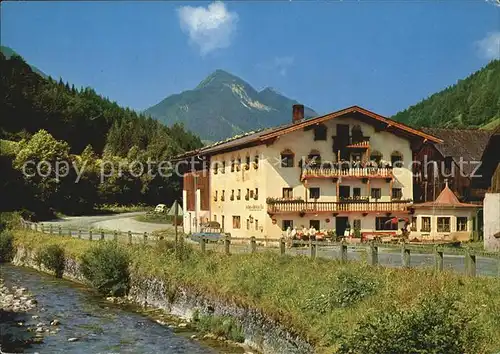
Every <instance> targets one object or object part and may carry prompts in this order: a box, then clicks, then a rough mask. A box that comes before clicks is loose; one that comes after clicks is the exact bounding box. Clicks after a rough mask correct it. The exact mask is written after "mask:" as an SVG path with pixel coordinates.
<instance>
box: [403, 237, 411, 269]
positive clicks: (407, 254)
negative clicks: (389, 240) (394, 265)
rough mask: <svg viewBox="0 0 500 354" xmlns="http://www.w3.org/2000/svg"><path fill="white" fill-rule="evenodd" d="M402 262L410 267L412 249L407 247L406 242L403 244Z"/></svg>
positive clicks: (404, 265)
mask: <svg viewBox="0 0 500 354" xmlns="http://www.w3.org/2000/svg"><path fill="white" fill-rule="evenodd" d="M401 263H402V265H403V267H406V268H408V267H410V249H409V248H407V247H406V244H405V243H404V242H403V243H402V244H401Z"/></svg>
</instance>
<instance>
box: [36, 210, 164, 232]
mask: <svg viewBox="0 0 500 354" xmlns="http://www.w3.org/2000/svg"><path fill="white" fill-rule="evenodd" d="M142 214H145V212H133V213H123V214H110V215H93V216H68V217H64V218H62V219H57V220H52V221H47V222H44V223H43V224H44V225H50V224H52V225H53V226H54V227H58V226H61V227H62V228H68V227H71V228H74V229H82V230H88V229H106V230H117V231H122V232H127V231H132V232H133V233H144V232H148V233H150V232H152V231H157V230H166V229H172V225H169V224H155V223H149V222H140V221H137V220H135V217H136V216H138V215H142Z"/></svg>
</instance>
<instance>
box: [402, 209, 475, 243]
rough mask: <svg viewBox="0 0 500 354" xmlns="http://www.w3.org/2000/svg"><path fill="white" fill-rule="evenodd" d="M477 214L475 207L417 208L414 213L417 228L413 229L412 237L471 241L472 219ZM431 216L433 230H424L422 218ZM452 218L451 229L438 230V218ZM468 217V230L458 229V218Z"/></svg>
mask: <svg viewBox="0 0 500 354" xmlns="http://www.w3.org/2000/svg"><path fill="white" fill-rule="evenodd" d="M475 215H476V209H474V208H464V209H458V208H448V209H428V208H426V209H418V208H417V209H416V210H415V213H414V214H413V215H412V216H413V217H416V218H417V230H416V231H411V233H410V239H413V238H418V239H422V240H449V241H451V240H456V241H469V240H470V238H471V236H472V231H473V222H472V219H473V218H474V217H475ZM424 217H429V218H430V219H431V230H430V231H422V225H423V222H422V218H424ZM440 217H447V218H450V231H449V232H438V218H440ZM458 217H466V218H467V230H465V231H460V232H458V231H457V218H458Z"/></svg>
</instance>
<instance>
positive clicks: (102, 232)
mask: <svg viewBox="0 0 500 354" xmlns="http://www.w3.org/2000/svg"><path fill="white" fill-rule="evenodd" d="M100 241H104V231H102V230H101V237H100Z"/></svg>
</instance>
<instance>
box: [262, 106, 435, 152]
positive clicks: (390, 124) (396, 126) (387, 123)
mask: <svg viewBox="0 0 500 354" xmlns="http://www.w3.org/2000/svg"><path fill="white" fill-rule="evenodd" d="M353 113H359V114H361V115H362V116H365V117H368V118H371V119H373V120H374V121H375V122H377V123H379V124H382V125H384V128H385V129H392V130H400V131H402V132H405V133H407V134H408V135H410V136H414V137H419V138H421V139H423V140H424V142H427V141H430V142H434V143H442V142H443V140H441V139H439V138H437V137H435V136H432V135H430V134H426V133H424V132H422V131H420V130H417V129H414V128H411V127H409V126H407V125H405V124H402V123H399V122H396V121H394V120H392V119H389V118H386V117H383V116H381V115H379V114H376V113H374V112H371V111H369V110H367V109H364V108H361V107H359V106H352V107H348V108H345V109H342V110H340V111H336V112H332V113H328V114H325V115H323V116H319V117H316V118H312V119H308V120H305V121H302V122H300V123H297V124H294V125H292V126H290V127H285V128H283V129H279V130H276V131H273V132H271V133H269V134H266V135H263V136H262V137H261V138H260V139H261V140H267V139H271V138H274V137H278V136H280V135H283V134H288V133H291V132H293V131H297V130H299V129H303V128H306V127H308V126H311V125H315V124H321V123H323V122H326V121H328V120H330V119H335V118H340V117H343V116H346V115H348V114H353Z"/></svg>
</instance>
